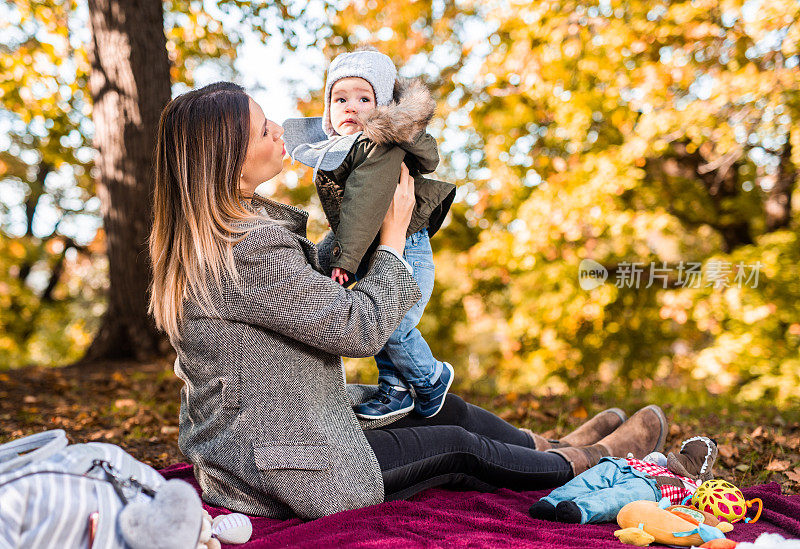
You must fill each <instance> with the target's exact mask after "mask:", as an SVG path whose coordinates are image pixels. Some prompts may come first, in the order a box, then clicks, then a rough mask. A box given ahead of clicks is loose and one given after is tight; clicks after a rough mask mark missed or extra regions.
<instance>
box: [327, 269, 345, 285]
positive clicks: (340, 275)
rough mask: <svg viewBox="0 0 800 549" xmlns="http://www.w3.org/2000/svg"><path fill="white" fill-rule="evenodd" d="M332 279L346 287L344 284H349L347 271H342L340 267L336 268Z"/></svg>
mask: <svg viewBox="0 0 800 549" xmlns="http://www.w3.org/2000/svg"><path fill="white" fill-rule="evenodd" d="M331 278H332V279H334V280H335V281H336V282H338V283H339V284H342V285H344V283H345V282H347V271H345V270H344V269H340V268H339V267H334V268H333V272H332V273H331Z"/></svg>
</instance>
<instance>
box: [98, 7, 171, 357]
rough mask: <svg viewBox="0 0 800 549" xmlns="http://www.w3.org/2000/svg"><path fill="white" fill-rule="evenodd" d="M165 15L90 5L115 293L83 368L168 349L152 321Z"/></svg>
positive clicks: (166, 85)
mask: <svg viewBox="0 0 800 549" xmlns="http://www.w3.org/2000/svg"><path fill="white" fill-rule="evenodd" d="M162 10H163V8H162V3H161V1H160V0H89V12H90V19H91V28H92V48H91V49H92V72H91V78H90V81H89V85H90V89H91V93H92V98H93V101H94V107H93V111H92V112H93V114H92V118H93V120H94V125H95V147H96V148H97V150H98V156H97V160H96V166H97V168H98V170H99V176H98V179H97V195H98V197H99V198H100V201H101V204H102V213H103V224H104V228H105V233H106V246H107V253H108V263H109V279H110V287H109V292H108V310H107V312H106V314H105V316H104V318H103V322H102V325H101V328H100V331H99V332H98V334H97V335H96V336H95V339H94V341H93V342H92V344H91V346H90V347H89V350H88V351H87V354H86V356H85V357H84V360H85V361H91V360H101V359H125V358H133V359H137V360H143V359H146V358H150V357H153V356H157V355H159V354H163V353H164V352H165V351H166V350H167V349H168V347H167V346H166V344H165V338H164V336H163V335H161V334H160V333H159V332H158V331H157V330H156V328H155V325H154V323H153V321H152V319H151V318H150V316H149V315H148V314H147V291H148V285H149V282H150V277H151V274H150V261H149V254H148V249H147V238H148V234H149V231H150V228H151V224H152V220H151V211H152V199H151V193H152V185H153V177H152V160H153V149H154V146H155V136H156V130H157V127H158V118H159V115H160V113H161V109H162V108H163V107H164V105H166V104H167V102H168V101H169V99H170V74H169V59H168V57H167V49H166V38H165V36H164V21H163V11H162Z"/></svg>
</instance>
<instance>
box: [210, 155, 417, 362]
mask: <svg viewBox="0 0 800 549" xmlns="http://www.w3.org/2000/svg"><path fill="white" fill-rule="evenodd" d="M413 207H414V187H413V179H412V178H411V177H410V176H409V175H408V170H407V169H406V168H405V167H404V166H403V169H402V170H401V177H400V184H398V185H397V186H396V189H395V191H394V193H393V200H392V202H391V204H390V206H389V209H388V211H387V213H386V216H385V217H384V219H383V221H382V224H381V239H380V243H381V244H383V245H386V246H389V247H391V248H393V249H394V250H398V251H399V252H400V253H402V249H403V248H402V247H403V244H404V243H405V232H406V229H407V227H408V223H409V221H410V220H411V212H412V211H413ZM234 253H235V255H236V259H237V266H238V268H239V274H240V277H241V279H240V283H239V285H238V288H235V287H233V285H230V287H229V288H226V290H225V291H226V294H225V296H226V302H225V303H226V308H227V314H228V318H229V320H234V321H238V322H246V323H249V324H255V325H258V326H261V327H263V328H267V329H269V330H273V331H275V332H278V333H281V334H283V335H285V336H287V337H290V338H292V339H295V340H297V341H300V342H302V343H305V344H307V345H311V346H313V347H316V348H318V349H321V350H323V351H326V352H329V353H332V354H336V355H341V356H351V357H357V356H370V355H374V354H376V353H377V352H378V351H379V350H380V349H381V348H382V347H383V345H384V344H385V343H386V340H387V339H389V336H390V335H391V333H392V332H393V331H394V330H395V328H396V327H397V325H398V324H399V323H400V320H401V319H402V318H403V316H404V315H405V313H406V312H407V311H408V310H409V309H410V308H411V307H412V306H413V305H414V303H416V302H417V301H418V300H419V298H420V291H419V288H418V287H417V284H416V282H415V281H414V279H413V277H412V276H411V273H409V271H408V269H407V268H406V267H405V265H403V263H402V262H401V261H400V260H399V259H398V258H397V257H396V256H395V255H394V254H392V253H390V252H388V251H383V250H378V251H377V252H376V253H375V255H374V259H373V262H372V265H371V266H370V269H369V271H368V272H367V275H366V276H365V277H364V278H362V279H361V280H360V281H359V282H358V284H356V285H355V287H354V288H353V289H352V290H348V289H345V288H343V287H342V286H340V285H339V284H337V283H335V282H334V281H332V280H331V279H330V278H328V277H326V276H324V275H322V274H321V273H318V272H317V271H315V270H314V269H313V268H312V267H311V265H310V264H309V263H308V260H307V259H306V256H305V253H304V252H303V249H302V248H301V246H300V244H299V243H298V241H297V239H296V238H295V237H294V236H293V235H292V233H290V232H289V231H288V230H286V229H285V228H283V227H280V226H277V225H270V226H266V227H261V228H259V229H256V230H254V231H253V232H251V233H250V235H249V236H248V237H247V238H246V239H244V240H243V241H242V242H240V243H239V244H237V245H236V247H235V248H234Z"/></svg>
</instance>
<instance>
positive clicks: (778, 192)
mask: <svg viewBox="0 0 800 549" xmlns="http://www.w3.org/2000/svg"><path fill="white" fill-rule="evenodd" d="M780 159H781V160H780V164H779V165H778V174H777V176H776V178H775V184H774V185H773V186H772V188H771V189H770V190H769V194H768V195H767V200H766V201H765V202H764V213H765V215H766V221H767V223H766V225H767V232H768V233H769V232H772V231H777V230H779V229H783V228H785V227H788V226H789V222H790V221H791V220H792V192H793V191H794V185H795V181H796V180H797V169H796V168H795V166H794V164H793V163H792V143H791V141H789V140H788V139H787V141H786V145H785V146H784V148H783V152H782V153H781V157H780Z"/></svg>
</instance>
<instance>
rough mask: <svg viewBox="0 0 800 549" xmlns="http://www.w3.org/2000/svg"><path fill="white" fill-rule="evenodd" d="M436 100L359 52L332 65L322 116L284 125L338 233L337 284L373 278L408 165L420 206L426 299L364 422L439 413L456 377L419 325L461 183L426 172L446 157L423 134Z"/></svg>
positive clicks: (390, 350) (386, 360) (415, 262)
mask: <svg viewBox="0 0 800 549" xmlns="http://www.w3.org/2000/svg"><path fill="white" fill-rule="evenodd" d="M435 106H436V103H435V101H434V100H433V98H432V97H431V95H430V92H429V91H428V90H427V88H425V86H423V85H422V83H420V82H419V81H416V80H412V81H408V80H404V79H398V77H397V70H396V68H395V66H394V63H392V60H391V59H390V58H389V57H388V56H386V55H383V54H382V53H380V52H378V51H375V50H360V51H355V52H351V53H345V54H342V55H339V56H338V57H336V59H334V60H333V62H332V63H331V65H330V68H329V69H328V77H327V80H326V82H325V107H324V114H323V116H322V119H321V120H320V119H319V118H295V119H289V120H286V121H285V122H284V124H283V126H284V135H283V138H284V142H285V143H286V150H287V152H288V153H289V155H290V156H291V157H292V158H293V159H295V160H299V161H300V162H302V163H303V164H306V165H307V166H310V167H313V168H314V176H313V177H314V184H315V185H316V188H317V192H318V194H319V197H320V201H321V202H322V208H323V210H324V212H325V216H326V217H327V218H328V222H329V223H330V226H331V229H332V230H333V233H334V240H333V242H328V246H329V249H330V267H331V277H332V278H333V279H334V280H336V281H337V282H339V283H340V284H344V283H346V282H350V281H352V280H358V279H359V278H361V277H363V276H364V275H365V274H366V272H367V270H368V268H369V264H370V259H371V257H372V254H373V252H374V251H375V250H376V249H377V248H378V245H377V244H378V238H377V236H378V232H379V230H380V226H381V222H382V221H383V218H384V216H385V215H386V212H387V210H388V209H389V204H390V203H391V201H392V197H393V196H394V190H395V187H396V186H397V182H398V180H399V177H400V170H401V164H402V163H405V164H406V166H407V167H408V169H409V172H410V174H411V175H412V176H413V177H414V191H415V195H416V206H415V208H414V212H413V214H412V217H411V223H410V225H409V227H408V232H407V234H406V236H407V239H406V243H405V249H404V250H402V252H403V257H402V259H403V261H404V263H405V264H406V266H407V267H408V268H409V270H410V271H411V272H412V275H413V276H414V279H415V280H416V281H417V284H418V285H419V288H420V291H421V292H422V298H421V299H420V300H419V301H418V302H417V303H416V304H415V305H414V307H412V309H411V310H410V311H409V312H408V313H407V314H406V316H405V317H404V318H403V319H402V321H401V323H400V326H399V327H398V328H397V330H396V331H395V332H394V333H393V334H392V335H391V336H390V337H389V340H388V342H387V343H386V345H385V346H384V348H383V349H382V350H381V351H380V352H379V353H378V354H377V355H375V361H376V363H377V365H378V393H377V394H376V396H375V397H374V398H373V399H372V400H369V401H368V402H366V403H363V404H360V405H357V406H356V407H355V408H354V411H355V413H356V415H357V416H358V417H361V418H364V419H380V418H386V417H390V416H394V415H397V414H401V413H405V412H409V411H411V410H412V409H413V410H415V411H416V412H417V413H418V414H420V415H421V416H423V417H432V416H434V415H436V414H437V413H438V412H439V410H441V407H442V405H443V403H444V399H445V395H446V394H447V391H448V390H449V389H450V385H451V383H452V381H453V376H454V372H453V368H452V366H451V365H450V364H448V363H447V362H442V361H439V360H437V359H436V358H434V356H433V354H432V353H431V350H430V347H429V346H428V344H427V342H426V341H425V340H424V339H423V337H422V334H420V332H419V330H417V328H416V326H417V324H418V323H419V321H420V318H421V317H422V313H423V311H424V310H425V305H427V303H428V300H429V299H430V297H431V293H432V292H433V283H434V265H433V253H432V251H431V244H430V237H431V236H433V234H434V233H435V232H436V231H437V230H438V229H439V227H440V226H441V224H442V221H443V220H444V217H445V215H447V212H448V210H449V209H450V205H451V203H452V201H453V198H454V196H455V185H452V184H449V183H444V182H441V181H435V180H432V179H428V178H425V177H423V174H429V173H431V172H433V171H434V170H435V169H436V166H437V165H438V163H439V153H438V150H437V147H436V141H435V140H434V139H433V137H431V136H430V135H429V134H428V133H426V131H425V128H426V126H427V124H428V122H429V121H430V119H431V118H432V116H433V111H434V108H435ZM387 249H388V248H387ZM388 250H389V251H392V250H391V249H388ZM322 259H323V260H325V259H326V258H322Z"/></svg>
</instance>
